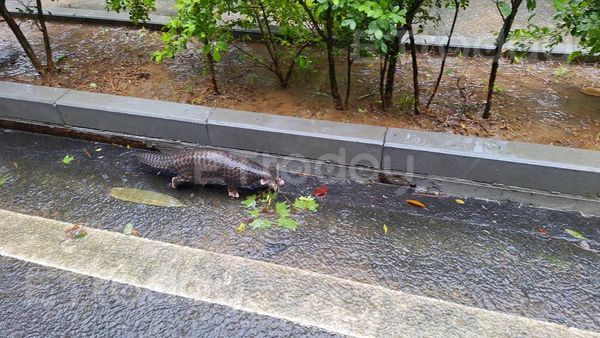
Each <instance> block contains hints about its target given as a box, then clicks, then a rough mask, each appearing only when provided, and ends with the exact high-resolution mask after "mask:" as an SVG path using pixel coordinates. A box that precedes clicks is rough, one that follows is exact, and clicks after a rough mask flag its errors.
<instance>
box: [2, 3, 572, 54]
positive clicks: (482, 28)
mask: <svg viewBox="0 0 600 338" xmlns="http://www.w3.org/2000/svg"><path fill="white" fill-rule="evenodd" d="M42 3H43V6H44V9H46V10H49V11H52V8H73V9H85V10H88V9H91V10H105V8H106V6H105V3H104V2H102V1H100V2H98V1H90V0H61V1H52V0H44V1H42ZM7 7H8V8H9V9H12V8H16V7H21V6H19V4H18V2H16V1H14V0H8V1H7ZM438 12H439V14H440V18H441V21H440V23H439V24H438V25H435V24H428V25H426V26H425V28H424V32H423V33H424V34H428V35H446V34H448V31H449V30H450V26H451V24H452V17H453V15H454V10H453V9H447V8H443V9H439V10H438ZM175 13H176V8H175V1H173V0H157V1H156V11H155V12H154V14H157V15H167V16H170V15H174V14H175ZM533 13H535V15H534V16H533V19H532V22H534V23H535V24H538V25H542V26H544V25H545V26H550V27H552V26H553V25H554V24H553V21H552V17H553V16H554V9H553V8H552V2H551V1H538V2H537V9H536V10H535V11H534V12H533ZM531 15H532V13H531V12H528V11H527V8H526V4H525V3H523V4H522V8H521V9H520V12H519V13H518V15H517V17H516V19H515V23H514V28H526V27H527V22H528V19H529V17H530V16H531ZM501 25H502V19H501V16H500V14H499V12H498V9H497V8H496V6H495V5H494V3H493V1H489V0H474V1H470V2H469V6H468V8H467V9H466V10H464V11H461V12H460V14H459V19H458V21H457V24H456V27H455V36H462V37H467V38H471V39H475V41H474V43H477V44H480V43H490V42H492V41H493V39H494V38H495V36H496V35H497V33H498V31H499V30H500V27H501ZM567 40H568V41H569V40H571V39H570V38H568V39H567Z"/></svg>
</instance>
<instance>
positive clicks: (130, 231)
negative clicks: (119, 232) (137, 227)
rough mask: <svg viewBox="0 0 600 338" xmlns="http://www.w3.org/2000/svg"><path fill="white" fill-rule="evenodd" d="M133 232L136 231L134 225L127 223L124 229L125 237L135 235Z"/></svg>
mask: <svg viewBox="0 0 600 338" xmlns="http://www.w3.org/2000/svg"><path fill="white" fill-rule="evenodd" d="M133 230H134V228H133V223H127V224H126V225H125V227H124V228H123V233H124V234H125V235H131V234H133Z"/></svg>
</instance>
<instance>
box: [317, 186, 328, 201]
mask: <svg viewBox="0 0 600 338" xmlns="http://www.w3.org/2000/svg"><path fill="white" fill-rule="evenodd" d="M328 192H329V187H328V186H326V185H322V186H320V187H318V188H317V189H315V191H314V192H313V195H315V196H316V197H318V198H323V197H325V196H327V193H328Z"/></svg>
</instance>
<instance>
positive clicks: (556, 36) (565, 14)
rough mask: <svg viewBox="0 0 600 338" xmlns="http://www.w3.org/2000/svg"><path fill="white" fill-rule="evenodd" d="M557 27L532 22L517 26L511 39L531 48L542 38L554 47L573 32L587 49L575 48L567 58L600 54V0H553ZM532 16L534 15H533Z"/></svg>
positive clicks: (542, 41)
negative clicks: (519, 27) (576, 49)
mask: <svg viewBox="0 0 600 338" xmlns="http://www.w3.org/2000/svg"><path fill="white" fill-rule="evenodd" d="M553 7H554V11H555V13H556V14H555V16H554V22H555V23H556V26H557V28H555V27H541V26H538V25H535V24H533V23H531V22H530V23H529V25H528V26H527V28H526V29H517V30H515V31H514V32H513V33H512V35H511V39H512V40H513V41H515V42H516V44H517V46H518V47H521V48H529V47H530V46H531V44H532V43H533V42H540V43H543V44H545V45H546V47H548V48H552V47H554V46H556V45H557V44H559V43H561V42H563V40H564V37H565V36H567V35H572V36H575V37H578V38H579V45H580V46H581V47H583V48H584V51H583V52H582V51H576V52H574V53H572V54H571V55H570V56H569V59H568V60H567V61H568V62H571V61H572V60H574V59H575V58H577V57H579V56H581V55H584V54H585V55H600V1H593V0H554V1H553ZM530 19H531V17H530Z"/></svg>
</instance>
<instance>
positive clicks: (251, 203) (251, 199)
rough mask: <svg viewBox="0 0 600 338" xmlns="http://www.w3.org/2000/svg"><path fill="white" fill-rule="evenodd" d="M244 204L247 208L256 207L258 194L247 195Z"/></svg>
mask: <svg viewBox="0 0 600 338" xmlns="http://www.w3.org/2000/svg"><path fill="white" fill-rule="evenodd" d="M242 205H244V206H245V207H246V208H254V207H256V195H250V196H248V197H246V199H244V200H243V201H242Z"/></svg>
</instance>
